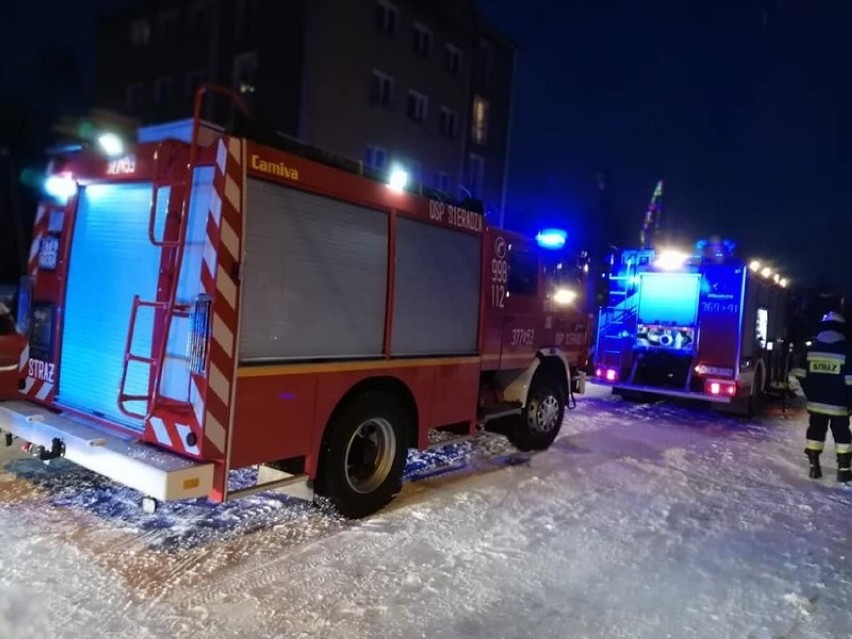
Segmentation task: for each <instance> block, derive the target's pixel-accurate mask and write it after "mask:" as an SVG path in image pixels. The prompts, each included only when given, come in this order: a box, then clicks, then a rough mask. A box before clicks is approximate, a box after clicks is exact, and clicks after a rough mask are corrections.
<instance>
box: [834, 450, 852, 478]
mask: <svg viewBox="0 0 852 639" xmlns="http://www.w3.org/2000/svg"><path fill="white" fill-rule="evenodd" d="M850 462H852V453H837V481H839V482H843V483H844V484H845V483H849V482H852V470H850Z"/></svg>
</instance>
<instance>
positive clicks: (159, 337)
mask: <svg viewBox="0 0 852 639" xmlns="http://www.w3.org/2000/svg"><path fill="white" fill-rule="evenodd" d="M208 91H210V92H214V93H219V94H223V95H225V96H226V97H228V98H230V100H231V101H232V102H233V103H234V104H236V106H237V107H238V108H239V110H240V111H242V112H243V114H245V115H246V116H247V117H251V113H250V111H249V110H248V107H246V105H245V103H244V102H243V100H242V98H241V97H240V96H239V95H238V94H236V93H234V91H233V90H231V89H230V88H228V87H222V86H218V85H204V86H201V87H199V89H198V90H197V91H196V94H195V104H194V108H193V121H192V138H191V142H190V147H189V161H188V162H187V164H186V167H185V169H184V178H183V179H182V180H179V181H177V182H174V181H163V180H161V179H160V178H159V176H160V172H159V168H160V167H159V162H160V160H161V151H162V150H163V144H164V143H162V142H161V143H160V144H159V145H158V147H157V150H156V153H155V155H154V183H153V197H152V202H151V211H150V217H149V221H148V239H149V241H150V242H151V243H152V244H153V245H154V246H157V247H159V248H161V249H162V250H163V251H169V253H168V254H167V258H166V259H165V260H164V262H165V265H164V272H165V276H166V277H167V284H166V286H165V290H164V291H162V290H161V291H160V292H159V293H158V297H160V299H158V300H155V301H150V300H141V299H140V298H139V296H138V295H137V296H134V298H133V307H132V310H131V314H130V327H129V329H128V331H127V343H126V345H125V350H124V367H123V370H122V375H121V383H120V386H119V396H118V406H119V410H121V411H122V412H123V413H124V414H125V415H127V416H129V417H132V418H134V419H143V420H144V419H148V418H149V417H150V416H151V415H152V414H154V413H155V412H156V411H157V409H158V408H168V409H169V410H170V411H174V412H178V413H184V414H187V413H192V412H194V411H193V406H192V404H191V403H190V401H189V388H187V398H186V400H182V399H175V398H171V397H163V395H162V394H161V384H162V379H163V370H164V362H165V360H166V357H167V349H168V342H169V335H170V333H171V328H172V321H173V320H174V318H175V317H184V318H186V317H189V315H190V305H189V304H186V303H178V301H177V289H178V284H179V281H180V273H181V266H182V264H183V256H184V248H185V244H186V231H187V220H188V218H189V211H190V199H191V194H192V178H193V175H194V169H195V168H196V164H197V158H198V149H199V142H198V138H199V129H200V123H201V111H202V106H203V102H204V96H205V95H206V93H207V92H208ZM163 186H170V187H171V191H170V193H169V196H170V199H171V198H172V197H173V193H174V192H175V191H176V190H177V191H178V192H179V193H180V195H181V196H182V197H181V202H180V210H179V214H178V216H177V218H178V219H177V224H176V225H175V223H174V220H172V219H170V218H169V215H168V213H167V214H166V224H165V227H164V231H163V239H162V240H158V239H157V238H156V237H155V235H156V233H155V227H156V221H157V195H158V192H159V189H160V188H161V187H163ZM175 226H176V228H175ZM171 229H174V232H173V233H170V230H171ZM170 235H171V237H169V236H170ZM140 307H148V308H153V309H154V310H155V312H159V313H160V314H161V315H160V316H161V317H162V322H161V326H159V327H158V323H157V322H156V321H155V322H154V326H155V330H154V340H153V344H152V347H151V351H152V354H151V355H150V356H143V355H137V354H135V353H133V352H132V347H133V336H134V332H135V327H136V319H137V317H138V312H139V308H140ZM158 329H159V330H158ZM193 359H195V358H194V357H193ZM131 362H137V363H140V364H143V365H147V366H149V367H150V371H151V372H150V376H149V388H148V394H147V395H138V394H137V395H133V394H129V393H128V392H127V376H128V369H129V367H130V363H131ZM134 401H135V402H144V404H145V411H144V413H143V412H135V411H132V410H130V409H128V408H127V406H126V403H127V402H134Z"/></svg>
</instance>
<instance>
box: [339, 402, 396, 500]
mask: <svg viewBox="0 0 852 639" xmlns="http://www.w3.org/2000/svg"><path fill="white" fill-rule="evenodd" d="M395 453H396V436H395V435H394V432H393V426H391V424H390V422H389V421H388V420H386V419H384V418H381V417H371V418H370V419H367V420H365V421H363V422H361V424H360V425H359V426H358V428H356V429H355V432H353V433H352V436H351V437H350V438H349V442H348V443H347V444H346V457H345V463H346V469H345V474H346V483H347V484H349V487H350V488H351V489H352V490H354V491H355V492H356V493H361V494H365V493H371V492H373V491H374V490H376V488H378V487H379V486H381V484H382V482H384V481H385V479H387V476H388V474H389V473H390V470H391V466H393V460H394V455H395Z"/></svg>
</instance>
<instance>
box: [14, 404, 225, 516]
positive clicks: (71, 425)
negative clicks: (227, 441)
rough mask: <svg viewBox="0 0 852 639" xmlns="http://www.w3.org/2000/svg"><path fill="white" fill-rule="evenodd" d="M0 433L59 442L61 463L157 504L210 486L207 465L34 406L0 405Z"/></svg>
mask: <svg viewBox="0 0 852 639" xmlns="http://www.w3.org/2000/svg"><path fill="white" fill-rule="evenodd" d="M0 431H3V432H6V433H11V434H12V435H15V436H16V437H19V438H21V439H22V440H24V441H27V442H30V443H32V444H34V445H37V446H43V447H44V448H45V449H46V450H50V449H51V448H53V446H54V440H59V442H60V443H61V445H62V449H63V451H64V452H63V454H62V457H64V458H65V459H68V460H69V461H72V462H74V463H75V464H78V465H80V466H83V467H84V468H88V469H89V470H92V471H94V472H96V473H98V474H100V475H104V476H105V477H109V478H110V479H112V480H113V481H115V482H117V483H119V484H123V485H125V486H129V487H130V488H133V489H135V490H138V491H139V492H140V493H142V494H143V495H145V496H148V497H153V498H155V499H158V500H162V501H168V500H174V499H191V498H194V497H204V496H206V495H208V494H209V493H210V492H211V489H212V487H213V469H214V465H213V464H212V463H207V462H200V463H199V462H195V461H192V460H189V459H185V458H183V457H179V456H178V455H174V454H172V453H168V452H166V451H163V450H160V449H158V448H155V447H153V446H150V445H148V444H145V443H143V442H140V441H139V440H137V439H133V438H131V437H128V436H122V435H118V434H114V433H110V432H106V431H105V430H104V429H101V428H98V427H96V426H93V425H89V424H86V423H83V422H81V421H77V420H75V419H70V418H68V417H65V416H63V415H57V414H55V413H52V412H50V411H48V410H47V409H45V408H44V407H43V406H39V405H38V404H33V403H30V402H22V401H10V402H3V403H0Z"/></svg>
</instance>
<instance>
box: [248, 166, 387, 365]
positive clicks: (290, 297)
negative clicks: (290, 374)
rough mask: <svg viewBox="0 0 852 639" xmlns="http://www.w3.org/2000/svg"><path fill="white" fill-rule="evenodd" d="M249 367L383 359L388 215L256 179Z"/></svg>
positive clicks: (251, 212) (251, 206)
mask: <svg viewBox="0 0 852 639" xmlns="http://www.w3.org/2000/svg"><path fill="white" fill-rule="evenodd" d="M246 200H247V205H246V211H247V214H246V230H245V238H244V255H245V261H244V270H243V282H242V290H243V297H242V316H241V327H240V360H241V361H242V362H263V361H282V360H305V359H329V358H355V357H377V356H380V355H381V354H382V347H383V341H384V324H385V306H386V298H387V261H388V214H387V213H384V212H381V211H376V210H373V209H369V208H365V207H361V206H356V205H353V204H349V203H346V202H341V201H339V200H334V199H331V198H328V197H322V196H319V195H314V194H311V193H306V192H304V191H299V190H297V189H291V188H287V187H283V186H278V185H275V184H271V183H268V182H263V181H261V180H255V179H250V180H248V184H247V188H246Z"/></svg>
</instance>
